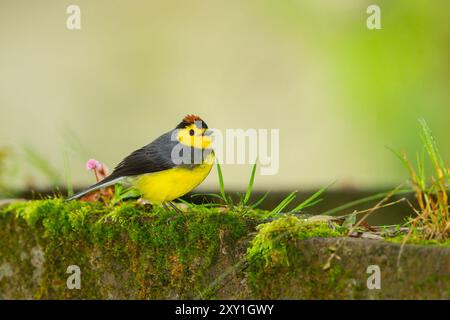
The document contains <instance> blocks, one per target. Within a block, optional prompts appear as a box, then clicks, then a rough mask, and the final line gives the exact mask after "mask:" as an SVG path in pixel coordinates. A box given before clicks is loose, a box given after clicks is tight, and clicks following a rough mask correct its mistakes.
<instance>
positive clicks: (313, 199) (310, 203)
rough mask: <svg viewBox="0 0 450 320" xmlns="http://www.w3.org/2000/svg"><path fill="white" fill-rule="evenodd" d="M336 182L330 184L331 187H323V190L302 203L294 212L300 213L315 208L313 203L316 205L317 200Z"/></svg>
mask: <svg viewBox="0 0 450 320" xmlns="http://www.w3.org/2000/svg"><path fill="white" fill-rule="evenodd" d="M333 184H334V182H332V183H330V184H329V185H327V186H325V187H322V188H321V189H319V190H318V191H316V192H315V193H314V194H313V195H312V196H310V197H309V198H308V199H306V200H305V201H303V202H302V203H300V204H299V205H298V206H297V207H295V208H294V209H293V210H292V211H293V212H298V211H301V210H302V209H304V208H307V207H311V206H313V204H312V203H314V204H316V203H317V202H315V200H316V199H317V198H318V197H320V195H321V194H322V193H324V192H325V191H326V190H327V189H328V188H329V187H330V186H331V185H333Z"/></svg>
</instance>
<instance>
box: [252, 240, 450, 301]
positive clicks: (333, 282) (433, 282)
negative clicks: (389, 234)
mask: <svg viewBox="0 0 450 320" xmlns="http://www.w3.org/2000/svg"><path fill="white" fill-rule="evenodd" d="M336 248H339V249H338V250H337V251H336V254H337V256H338V257H339V258H338V259H334V260H333V262H332V263H331V265H330V268H329V269H328V270H327V271H324V270H323V266H324V265H325V264H326V263H327V261H328V259H329V258H330V253H331V252H334V249H336ZM399 251H400V245H398V244H393V243H387V242H384V241H376V240H363V239H353V238H340V239H333V238H329V239H318V238H316V239H309V240H303V241H296V242H295V243H293V244H292V245H291V246H290V249H289V250H288V257H289V266H286V265H283V266H280V265H278V266H275V267H273V268H265V269H261V270H260V273H259V275H258V276H257V277H256V279H255V283H256V285H255V287H254V288H253V292H252V293H253V295H254V296H257V297H259V298H263V299H266V298H271V299H449V298H450V249H449V248H444V247H430V246H418V245H406V246H404V248H403V251H402V254H401V256H400V260H399V261H398V255H399ZM398 263H399V265H398ZM369 266H378V267H379V269H380V286H381V288H380V289H372V290H369V289H368V286H367V280H368V279H369V277H370V276H371V275H372V274H373V271H371V272H370V273H367V272H368V267H369ZM370 269H371V268H369V270H370ZM369 282H370V283H373V282H372V281H369Z"/></svg>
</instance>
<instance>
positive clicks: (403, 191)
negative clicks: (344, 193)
mask: <svg viewBox="0 0 450 320" xmlns="http://www.w3.org/2000/svg"><path fill="white" fill-rule="evenodd" d="M412 192H414V191H413V190H411V189H399V190H397V191H396V192H395V193H393V195H396V194H407V193H412ZM390 193H392V191H389V192H381V193H377V194H374V195H371V196H368V197H364V198H361V199H358V200H354V201H351V202H348V203H346V204H343V205H340V206H338V207H336V208H333V209H330V210H327V211H325V212H323V213H322V214H323V215H333V214H335V213H336V212H339V211H342V210H346V209H349V208H353V207H355V206H358V205H360V204H364V203H368V202H372V201H375V200H379V199H382V198H384V197H386V196H387V195H388V194H390Z"/></svg>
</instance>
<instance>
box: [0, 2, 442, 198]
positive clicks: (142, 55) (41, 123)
mask: <svg viewBox="0 0 450 320" xmlns="http://www.w3.org/2000/svg"><path fill="white" fill-rule="evenodd" d="M70 4H77V5H79V6H80V8H81V26H82V29H81V30H74V31H70V30H68V29H67V28H66V19H67V17H68V15H67V14H66V8H67V6H69V5H70ZM370 4H378V5H379V6H380V7H381V23H382V29H381V30H368V29H367V27H366V19H367V17H368V15H367V13H366V8H367V7H368V5H370ZM449 18H450V2H449V1H447V0H442V1H425V0H422V1H406V0H396V1H361V0H352V1H350V0H339V1H338V0H333V1H313V0H309V1H289V0H284V1H280V0H248V1H245V0H243V1H211V0H208V1H206V0H201V1H199V0H191V1H170V0H169V1H144V0H141V1H136V0H131V1H112V0H108V1H106V0H96V1H87V0H76V1H70V2H68V1H61V0H53V1H50V0H47V1H44V0H43V1H25V0H9V1H6V0H3V1H1V2H0V108H1V109H0V110H1V113H0V115H1V117H0V148H3V149H2V150H3V151H2V152H3V153H5V154H6V155H5V157H4V163H3V165H2V167H1V168H0V170H1V171H0V175H1V176H0V179H2V184H3V185H4V186H5V185H6V186H9V187H14V188H43V187H47V186H49V185H52V184H60V185H63V186H64V185H66V183H67V182H69V183H70V184H73V185H75V186H84V185H86V184H89V183H92V182H93V180H94V179H93V176H92V175H91V173H89V172H86V170H85V167H84V164H85V162H86V160H87V159H88V158H96V159H98V160H100V161H102V162H105V163H106V164H107V165H109V166H110V168H111V167H113V166H114V165H115V164H117V163H118V162H119V161H120V160H121V159H122V157H123V156H125V155H127V154H128V153H129V152H131V151H132V150H134V149H136V148H138V147H141V146H142V145H144V144H146V143H148V142H150V141H151V140H153V139H154V138H156V137H157V136H158V135H160V134H161V133H163V132H166V131H168V130H170V129H172V128H173V127H174V126H175V125H176V124H177V123H178V122H179V121H180V119H181V118H182V117H183V116H184V115H185V114H187V113H196V114H200V115H201V116H202V117H203V118H204V119H205V120H206V122H207V123H208V125H209V126H210V127H214V128H219V129H225V128H243V129H246V128H279V129H280V139H281V141H280V152H281V153H280V170H279V173H278V174H277V175H274V176H257V178H256V188H258V189H270V190H275V189H299V190H301V189H307V188H313V187H317V186H321V185H324V184H328V183H329V182H331V181H334V180H336V181H337V183H336V184H335V186H334V187H335V188H350V189H351V188H384V187H387V186H391V185H397V184H398V183H400V182H402V181H404V180H405V179H406V178H407V176H406V172H405V171H404V170H403V168H402V164H401V163H400V162H399V161H398V159H396V158H395V156H393V155H392V153H391V152H390V151H388V150H387V149H386V148H385V146H390V147H393V148H395V149H400V150H406V151H408V152H410V153H412V154H413V153H415V152H416V151H417V150H420V148H421V143H420V139H419V133H418V132H419V130H418V123H417V118H419V117H424V118H425V119H426V120H427V121H428V123H429V125H430V127H431V128H432V129H433V131H434V134H435V136H436V138H437V139H438V141H439V144H440V146H441V149H442V151H443V155H444V156H445V157H446V158H447V159H449V158H450V144H449V142H448V140H447V137H448V132H449V131H448V130H449V129H448V128H449V120H450V86H449V84H450V59H449V58H450V23H449V21H450V19H449ZM223 170H224V175H225V180H226V183H227V186H228V187H230V188H236V189H241V188H244V187H245V185H246V183H247V176H248V175H249V173H250V166H249V165H225V166H224V167H223ZM216 187H217V177H216V174H215V173H213V174H211V175H210V177H208V179H207V181H206V182H205V183H204V184H203V185H202V188H203V189H205V188H206V189H211V188H216Z"/></svg>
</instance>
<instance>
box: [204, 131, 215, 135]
mask: <svg viewBox="0 0 450 320" xmlns="http://www.w3.org/2000/svg"><path fill="white" fill-rule="evenodd" d="M212 134H213V131H212V130H206V131H205V132H203V135H204V136H210V135H212Z"/></svg>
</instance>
